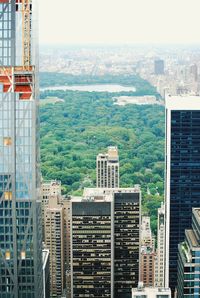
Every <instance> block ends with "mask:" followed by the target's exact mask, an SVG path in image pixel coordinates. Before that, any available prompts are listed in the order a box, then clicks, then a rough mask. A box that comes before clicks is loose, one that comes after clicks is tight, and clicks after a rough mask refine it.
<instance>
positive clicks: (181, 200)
mask: <svg viewBox="0 0 200 298" xmlns="http://www.w3.org/2000/svg"><path fill="white" fill-rule="evenodd" d="M166 135H167V142H166V220H167V222H166V228H167V230H166V253H167V255H166V286H167V285H168V281H169V286H170V287H171V289H172V291H174V289H175V287H176V286H177V258H178V256H177V254H178V244H179V243H180V242H182V241H183V240H184V234H185V229H189V228H190V227H191V219H192V207H199V206H200V183H199V182H200V97H195V96H188V97H184V96H182V97H181V96H179V97H168V98H167V99H166ZM168 253H169V254H168ZM168 278H169V280H168Z"/></svg>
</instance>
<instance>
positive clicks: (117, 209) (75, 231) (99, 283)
mask: <svg viewBox="0 0 200 298" xmlns="http://www.w3.org/2000/svg"><path fill="white" fill-rule="evenodd" d="M71 204H72V210H71V274H72V287H71V290H72V296H73V297H86V295H87V297H99V298H100V297H109V298H114V297H115V298H122V297H123V298H130V297H131V289H132V287H136V286H137V283H138V280H139V251H140V241H139V238H140V189H139V188H138V187H136V188H133V189H132V188H127V189H121V188H119V189H100V188H97V189H85V191H84V196H83V197H81V198H74V199H72V201H71Z"/></svg>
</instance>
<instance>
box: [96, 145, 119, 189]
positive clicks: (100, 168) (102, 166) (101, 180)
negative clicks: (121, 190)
mask: <svg viewBox="0 0 200 298" xmlns="http://www.w3.org/2000/svg"><path fill="white" fill-rule="evenodd" d="M96 186H97V187H100V188H115V187H119V156H118V149H117V147H108V152H107V153H105V154H102V153H99V154H98V155H97V159H96Z"/></svg>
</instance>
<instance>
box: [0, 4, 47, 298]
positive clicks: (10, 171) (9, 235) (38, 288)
mask: <svg viewBox="0 0 200 298" xmlns="http://www.w3.org/2000/svg"><path fill="white" fill-rule="evenodd" d="M35 10H36V4H35V1H34V0H0V297H2V298H3V297H5V298H10V297H14V298H21V297H22V298H32V297H34V298H35V297H37V298H38V297H42V292H43V290H42V242H41V227H42V225H41V215H40V212H41V210H40V209H41V208H40V200H39V189H40V177H39V159H38V147H39V146H38V112H37V110H38V92H37V90H38V81H37V58H38V57H37V51H36V46H37V45H36V38H35V32H36V28H35V16H36V11H35Z"/></svg>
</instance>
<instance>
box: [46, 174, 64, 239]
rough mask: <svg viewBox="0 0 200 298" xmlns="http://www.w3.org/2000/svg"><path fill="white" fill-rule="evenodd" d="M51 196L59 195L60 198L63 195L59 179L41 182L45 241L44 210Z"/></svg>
mask: <svg viewBox="0 0 200 298" xmlns="http://www.w3.org/2000/svg"><path fill="white" fill-rule="evenodd" d="M50 196H59V198H60V197H61V182H60V181H57V180H51V181H43V182H42V184H41V197H42V232H43V241H44V239H45V229H44V210H45V208H46V207H47V206H48V203H49V197H50Z"/></svg>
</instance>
